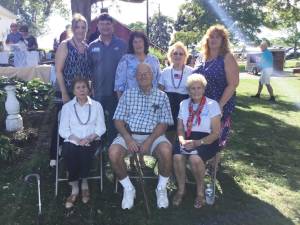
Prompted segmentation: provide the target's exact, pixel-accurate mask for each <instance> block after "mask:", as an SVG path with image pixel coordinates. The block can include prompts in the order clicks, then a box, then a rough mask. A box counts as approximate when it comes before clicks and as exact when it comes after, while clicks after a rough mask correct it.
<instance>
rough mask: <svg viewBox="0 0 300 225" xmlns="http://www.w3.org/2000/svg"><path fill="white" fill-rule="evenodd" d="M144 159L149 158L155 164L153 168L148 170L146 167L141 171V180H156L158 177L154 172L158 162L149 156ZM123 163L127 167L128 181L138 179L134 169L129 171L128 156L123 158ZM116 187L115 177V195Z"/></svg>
mask: <svg viewBox="0 0 300 225" xmlns="http://www.w3.org/2000/svg"><path fill="white" fill-rule="evenodd" d="M144 157H151V158H153V159H154V160H155V162H154V166H153V168H150V170H149V167H146V168H143V169H142V170H143V179H157V177H158V176H157V174H156V172H155V169H156V166H157V162H158V161H157V159H156V158H154V157H153V156H149V155H145V156H144ZM125 162H126V164H127V165H128V166H127V168H128V176H129V178H130V179H139V175H138V172H137V169H136V167H135V168H131V169H129V156H126V157H125ZM118 187H119V179H118V178H117V177H116V179H115V193H118Z"/></svg>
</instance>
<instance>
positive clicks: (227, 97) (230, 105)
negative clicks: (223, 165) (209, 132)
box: [193, 25, 239, 148]
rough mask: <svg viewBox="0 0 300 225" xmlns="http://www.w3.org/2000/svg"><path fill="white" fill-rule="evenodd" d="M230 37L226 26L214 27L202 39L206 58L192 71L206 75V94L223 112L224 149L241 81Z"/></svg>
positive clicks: (221, 135) (220, 141)
mask: <svg viewBox="0 0 300 225" xmlns="http://www.w3.org/2000/svg"><path fill="white" fill-rule="evenodd" d="M228 36H229V33H228V31H227V30H226V28H225V27H224V26H222V25H214V26H211V27H210V28H209V29H208V30H207V31H206V34H205V36H204V37H203V39H202V41H201V44H202V57H203V58H202V59H201V60H200V64H199V65H198V66H197V68H196V69H195V70H194V71H193V73H200V74H203V75H204V77H205V78H206V80H207V86H206V89H205V96H207V97H208V98H211V99H213V100H215V101H217V102H218V103H219V106H220V109H221V112H222V119H221V134H220V138H219V146H220V147H221V148H224V147H225V145H226V142H227V139H228V136H229V131H230V126H231V114H232V112H233V111H234V108H235V91H236V88H237V86H238V84H239V67H238V64H237V62H236V60H235V58H234V56H233V55H232V53H231V52H230V49H229V45H230V43H229V37H228Z"/></svg>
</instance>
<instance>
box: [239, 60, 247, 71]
mask: <svg viewBox="0 0 300 225" xmlns="http://www.w3.org/2000/svg"><path fill="white" fill-rule="evenodd" d="M238 65H239V70H240V72H245V71H246V62H245V61H242V62H238Z"/></svg>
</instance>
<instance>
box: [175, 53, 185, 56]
mask: <svg viewBox="0 0 300 225" xmlns="http://www.w3.org/2000/svg"><path fill="white" fill-rule="evenodd" d="M173 55H175V56H177V55H179V56H184V53H182V52H173Z"/></svg>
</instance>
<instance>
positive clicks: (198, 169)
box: [173, 74, 221, 208]
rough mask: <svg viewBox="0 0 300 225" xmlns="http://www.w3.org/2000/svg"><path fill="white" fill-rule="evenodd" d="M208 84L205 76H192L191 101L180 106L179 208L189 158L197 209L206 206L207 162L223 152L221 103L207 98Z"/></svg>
mask: <svg viewBox="0 0 300 225" xmlns="http://www.w3.org/2000/svg"><path fill="white" fill-rule="evenodd" d="M206 84H207V82H206V79H205V78H204V76H203V75H200V74H192V75H190V76H189V77H188V79H187V89H188V92H189V96H190V98H188V99H185V100H183V101H182V102H181V103H180V109H179V114H178V122H177V134H178V141H177V142H176V143H175V145H174V149H173V153H174V156H173V165H174V171H175V175H176V180H177V184H178V190H177V192H176V194H175V196H174V198H173V205H175V206H179V205H180V203H181V202H182V198H183V196H184V194H185V180H186V173H185V168H186V159H187V158H188V159H189V162H190V164H191V170H192V173H193V175H194V177H195V180H196V184H197V192H196V198H195V202H194V207H195V208H201V207H202V206H203V205H204V175H205V162H206V161H207V160H209V159H211V158H212V157H214V156H215V155H216V153H217V152H218V150H219V147H218V138H219V133H220V126H221V125H220V124H221V122H220V121H221V111H220V107H219V104H218V103H217V102H216V101H214V100H212V99H210V98H207V97H205V96H204V91H205V86H206Z"/></svg>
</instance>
